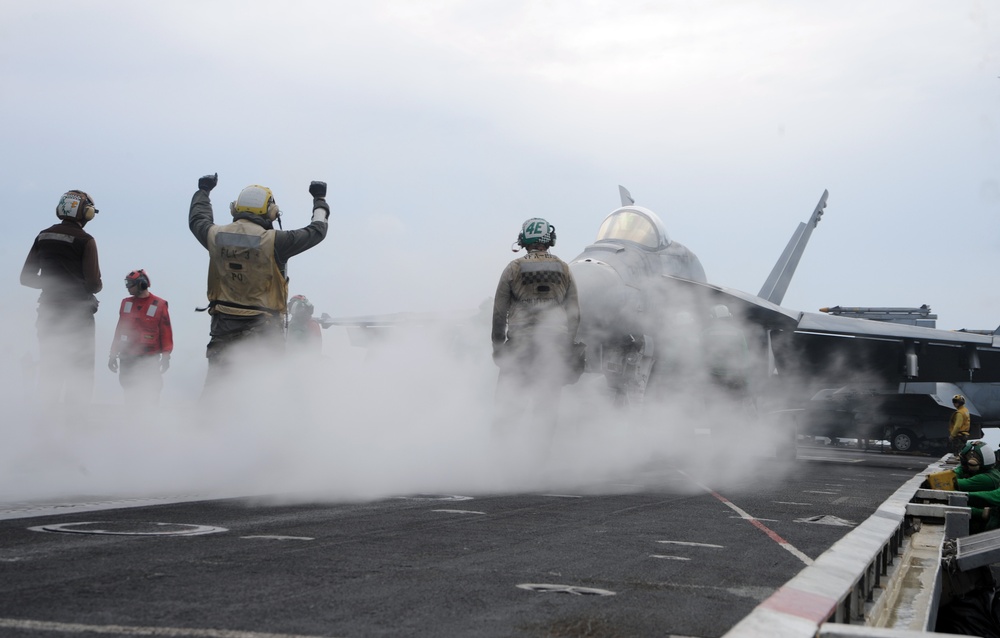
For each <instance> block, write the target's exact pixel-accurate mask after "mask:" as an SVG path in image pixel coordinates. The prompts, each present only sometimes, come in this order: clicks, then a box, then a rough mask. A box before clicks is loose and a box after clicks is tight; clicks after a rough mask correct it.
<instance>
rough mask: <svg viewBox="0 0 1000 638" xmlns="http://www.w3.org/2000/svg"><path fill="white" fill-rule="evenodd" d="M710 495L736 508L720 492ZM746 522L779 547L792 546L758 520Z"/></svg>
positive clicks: (747, 519)
mask: <svg viewBox="0 0 1000 638" xmlns="http://www.w3.org/2000/svg"><path fill="white" fill-rule="evenodd" d="M710 493H711V495H712V496H714V497H715V498H717V499H719V500H720V501H722V502H723V503H725V504H726V505H728V506H730V507H733V506H734V504H733V503H732V502H731V501H730V500H729V499H728V498H726V497H725V496H723V495H722V494H719V493H718V492H712V491H710ZM744 520H746V521H747V522H749V523H750V524H751V525H753V526H754V527H756V528H757V529H759V530H760V531H762V532H764V533H765V534H767V535H768V536H769V537H770V539H771V540H773V541H774V542H775V543H778V544H779V545H791V543H789V542H788V541H786V540H785V539H783V538H782V537H781V536H779V535H778V533H777V532H775V531H774V530H773V529H771V528H770V527H768V526H767V525H765V524H763V523H761V522H760V521H759V520H757V519H756V518H753V517H751V518H746V517H744Z"/></svg>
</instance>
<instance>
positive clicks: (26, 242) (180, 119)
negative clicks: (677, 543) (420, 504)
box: [0, 0, 1000, 384]
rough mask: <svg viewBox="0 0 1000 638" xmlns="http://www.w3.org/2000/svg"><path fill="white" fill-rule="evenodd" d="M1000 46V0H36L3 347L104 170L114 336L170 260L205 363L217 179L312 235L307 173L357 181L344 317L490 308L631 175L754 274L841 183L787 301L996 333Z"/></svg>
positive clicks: (17, 97)
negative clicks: (193, 204)
mask: <svg viewBox="0 0 1000 638" xmlns="http://www.w3.org/2000/svg"><path fill="white" fill-rule="evenodd" d="M998 48H1000V7H998V6H997V5H996V4H995V3H990V2H971V1H954V0H947V1H945V0H941V1H938V2H927V1H922V2H921V1H911V0H907V1H905V2H903V1H887V2H877V3H872V2H860V1H859V2H850V1H849V2H836V3H829V2H808V3H805V2H781V1H759V2H698V3H690V2H656V3H649V2H638V1H631V0H615V1H614V2H610V1H608V2H605V1H591V2H578V1H572V2H571V1H551V2H518V1H514V0H497V1H486V0H484V1H477V2H456V1H447V0H436V1H426V0H424V1H421V2H412V1H409V0H407V1H398V2H397V1H385V0H382V1H365V2H340V1H333V2H327V1H324V2H305V1H296V0H289V1H287V2H249V1H247V2H243V1H241V2H236V1H231V2H221V1H220V2H213V1H204V0H199V1H198V2H179V1H173V2H164V3H147V2H142V3H138V2H125V1H113V0H109V1H103V2H101V1H93V2H86V3H81V2H52V1H47V0H41V1H39V2H33V3H14V2H8V3H5V7H4V20H3V21H2V23H0V74H2V80H3V87H4V90H3V91H2V92H0V117H2V120H3V121H4V122H5V126H4V127H3V128H2V129H0V147H2V148H3V152H2V155H0V184H2V187H3V193H4V195H5V197H6V204H7V220H8V228H7V231H6V232H5V233H4V234H3V236H2V238H0V242H2V244H3V251H2V255H3V256H2V259H3V262H2V268H3V270H4V271H5V272H6V273H7V276H6V277H5V278H4V279H3V282H4V283H3V284H2V285H3V286H4V292H5V293H6V294H5V299H6V300H7V303H8V312H7V314H6V318H5V323H6V324H7V325H8V326H10V329H9V330H7V331H5V334H4V335H3V342H2V343H0V349H2V351H3V352H4V353H6V354H9V355H13V356H14V357H20V356H21V354H22V353H23V352H27V351H30V350H31V349H33V347H34V332H33V329H32V323H31V322H32V321H33V309H34V301H35V298H36V296H37V293H36V291H33V290H30V289H27V288H22V287H20V286H19V285H18V281H17V275H18V273H19V271H20V267H21V264H22V262H23V259H24V256H25V254H26V253H27V250H28V248H29V246H30V244H31V241H32V240H33V238H34V236H35V234H36V233H37V232H38V231H39V230H40V229H41V228H43V227H45V226H47V225H49V224H50V223H53V222H54V221H55V215H54V214H53V213H54V210H53V209H54V207H55V204H56V202H57V201H58V198H59V196H60V195H61V194H62V193H63V192H64V191H66V190H68V189H71V188H80V189H83V190H86V191H87V192H89V193H90V194H91V195H92V196H93V197H94V199H95V201H96V204H97V207H98V208H99V209H100V211H101V212H100V214H99V215H98V217H97V219H96V220H95V221H94V222H92V223H91V224H90V225H88V230H89V231H91V232H92V234H93V235H94V236H95V237H96V238H97V241H98V246H99V249H100V255H101V266H102V270H103V273H104V280H105V291H104V292H102V293H101V294H100V295H99V298H100V300H101V302H102V306H101V310H100V312H99V314H98V351H99V353H102V352H104V351H105V349H106V347H107V344H108V343H109V341H110V338H111V335H112V332H113V330H114V322H115V319H116V316H115V310H116V308H117V303H118V300H119V299H121V298H122V297H123V296H125V290H124V287H123V285H122V283H121V281H122V278H123V277H124V275H125V274H126V273H127V272H128V271H129V270H131V269H133V268H136V267H143V268H146V269H147V270H148V271H149V272H150V274H151V277H152V282H153V292H155V293H157V294H159V295H161V296H163V297H165V298H167V299H168V300H169V301H170V303H171V310H172V315H173V317H174V323H175V328H176V332H177V335H176V336H177V340H178V354H179V355H180V358H181V359H183V358H184V357H189V358H190V360H191V361H192V362H193V363H192V364H191V365H201V366H203V348H204V344H205V342H206V341H207V334H208V319H207V317H205V316H204V315H202V314H197V315H196V314H195V313H194V312H193V311H192V310H193V308H194V307H195V306H198V305H204V303H205V294H204V291H205V272H206V267H207V256H206V255H205V253H204V249H202V247H201V246H200V245H199V244H198V243H197V241H196V240H195V239H194V238H193V237H192V236H191V234H190V232H189V231H188V229H187V224H186V216H187V209H188V204H189V201H190V198H191V195H192V193H193V192H194V190H195V188H196V184H197V179H198V177H199V176H200V175H202V174H205V173H211V172H215V171H218V173H219V186H218V187H217V188H216V190H215V191H214V192H213V193H212V195H213V200H214V202H215V204H216V210H217V216H216V219H217V220H218V221H222V222H225V221H226V220H227V219H228V218H229V217H228V213H227V204H228V202H229V201H230V200H232V199H234V198H235V197H236V195H237V193H238V192H239V190H240V189H241V188H243V187H244V186H246V185H248V184H252V183H260V184H264V185H266V186H269V187H271V188H272V189H273V190H274V193H275V196H276V199H277V201H278V203H279V205H280V206H281V208H282V210H283V212H284V217H283V219H284V223H285V227H286V228H296V227H300V226H303V225H305V224H306V223H307V221H308V218H309V210H308V209H309V204H310V199H309V195H308V193H307V191H306V189H307V186H308V184H309V181H310V180H313V179H322V180H325V181H327V182H328V183H329V184H330V192H329V196H328V200H329V202H330V205H331V208H332V210H333V214H332V216H331V220H330V221H331V228H330V234H329V236H328V238H327V240H326V241H325V242H324V243H323V244H321V245H320V246H318V247H317V248H315V249H313V250H312V251H310V252H308V253H306V254H304V255H301V256H299V257H297V258H295V259H293V260H292V261H291V262H290V275H291V286H290V293H291V294H306V295H307V296H309V297H310V299H311V300H312V301H313V303H314V305H315V306H316V309H317V313H319V312H328V313H330V314H332V315H335V316H345V315H357V314H368V313H384V312H396V311H409V310H412V311H418V310H434V309H461V308H474V307H476V306H477V305H478V304H479V303H480V302H482V300H483V299H485V298H487V297H489V296H491V295H492V293H493V290H494V288H495V285H496V280H497V277H498V276H499V273H500V271H501V270H502V268H503V266H504V264H506V263H507V261H508V260H509V259H511V258H513V257H514V255H513V254H512V253H511V252H510V250H509V247H510V245H511V242H512V241H513V240H514V238H515V236H516V234H517V232H518V230H519V228H520V224H521V222H522V221H523V220H524V219H526V218H528V217H532V216H543V217H546V218H547V219H548V220H549V221H550V222H552V223H553V224H554V225H555V226H556V227H557V228H558V232H559V244H558V246H557V247H556V249H555V251H554V252H556V253H557V254H558V255H560V256H561V257H563V258H564V259H567V260H568V259H571V258H572V257H574V256H575V255H577V254H578V253H579V252H580V251H581V250H582V249H583V248H584V246H585V245H586V244H587V243H589V242H590V241H592V240H593V238H594V236H595V234H596V231H597V228H598V225H599V224H600V222H601V220H602V219H603V217H604V216H605V215H606V214H607V213H608V212H610V211H611V210H612V209H614V208H616V207H617V206H618V193H617V185H618V184H623V185H625V186H626V187H627V188H629V189H630V191H631V192H632V194H633V195H634V196H635V198H636V200H637V203H639V204H641V205H643V206H646V207H648V208H650V209H652V210H654V211H656V212H657V213H658V214H659V215H660V216H661V217H662V218H663V220H664V222H665V223H666V225H667V228H668V229H669V230H670V233H671V236H672V237H673V239H675V240H677V241H680V242H681V243H683V244H685V245H686V246H688V247H689V248H690V249H691V250H692V251H694V252H695V253H696V254H697V255H698V256H699V257H700V258H701V260H702V263H703V264H704V266H705V269H706V271H707V274H708V278H709V280H710V281H711V282H713V283H717V284H720V285H724V286H731V287H735V288H739V289H742V290H746V291H749V292H756V291H757V290H758V289H759V288H760V286H761V284H762V283H763V281H764V279H765V278H766V276H767V273H768V271H769V270H770V268H771V266H772V264H773V263H774V261H775V260H776V259H777V257H778V255H779V254H780V252H781V249H782V248H783V246H784V244H785V242H786V241H787V239H788V237H789V236H790V235H791V233H792V231H793V230H794V228H795V226H796V225H797V224H798V222H800V221H804V220H805V219H806V218H807V216H808V215H809V213H810V212H811V210H812V208H813V206H814V205H815V203H816V201H817V200H818V198H819V196H820V194H821V193H822V192H823V189H829V191H830V200H829V206H828V208H827V213H826V215H825V217H824V219H823V221H822V223H821V224H820V226H819V228H818V229H817V231H816V233H815V234H814V235H813V238H812V243H811V244H810V246H809V248H808V250H807V252H806V254H805V256H804V258H803V260H802V263H801V265H800V268H799V271H798V273H797V275H796V278H795V279H794V281H793V282H792V285H791V287H790V289H789V291H788V294H787V296H786V298H785V305H786V306H788V307H790V308H795V309H801V310H810V311H815V310H816V309H818V308H819V307H820V306H826V305H837V304H840V305H920V304H923V303H927V304H930V305H931V307H932V308H933V310H934V311H935V312H937V313H938V314H939V315H940V321H939V326H940V327H943V328H962V327H969V328H995V327H996V326H997V325H998V324H1000V292H998V290H997V286H996V285H995V273H996V272H997V258H998V256H1000V231H998V229H997V220H998V217H1000V179H998V178H1000V170H998V169H1000V153H998V149H1000V144H998V142H1000V131H998V125H1000V121H998V119H1000V115H998V114H1000V111H998V106H1000V78H998V76H1000V52H998ZM328 332H332V331H328ZM331 336H332V335H331ZM482 337H483V340H484V342H485V340H487V339H488V336H487V334H485V333H484V334H483V335H482ZM176 358H177V357H176V356H175V359H176ZM178 363H180V362H178ZM175 365H177V364H175ZM181 365H183V364H181ZM105 376H106V377H108V378H103V381H102V382H103V383H105V384H111V383H113V381H111V380H110V375H105ZM99 377H100V374H99Z"/></svg>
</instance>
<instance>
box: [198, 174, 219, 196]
mask: <svg viewBox="0 0 1000 638" xmlns="http://www.w3.org/2000/svg"><path fill="white" fill-rule="evenodd" d="M218 183H219V174H218V173H216V174H215V175H205V176H203V177H200V178H198V188H199V189H201V190H203V191H205V192H206V193H211V192H212V189H213V188H215V185H216V184H218Z"/></svg>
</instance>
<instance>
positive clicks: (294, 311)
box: [288, 295, 313, 318]
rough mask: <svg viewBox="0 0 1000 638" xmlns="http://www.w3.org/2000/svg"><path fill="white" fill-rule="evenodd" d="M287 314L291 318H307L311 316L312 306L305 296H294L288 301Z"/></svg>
mask: <svg viewBox="0 0 1000 638" xmlns="http://www.w3.org/2000/svg"><path fill="white" fill-rule="evenodd" d="M288 314H290V315H291V316H293V317H300V318H308V317H312V316H313V305H312V304H311V303H309V300H308V299H307V298H306V296H305V295H295V296H294V297H292V298H291V299H289V300H288Z"/></svg>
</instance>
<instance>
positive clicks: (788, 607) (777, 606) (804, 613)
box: [760, 586, 837, 625]
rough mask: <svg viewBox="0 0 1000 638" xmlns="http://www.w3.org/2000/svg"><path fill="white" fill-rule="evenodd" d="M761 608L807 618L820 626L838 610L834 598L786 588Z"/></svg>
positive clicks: (763, 603) (777, 592)
mask: <svg viewBox="0 0 1000 638" xmlns="http://www.w3.org/2000/svg"><path fill="white" fill-rule="evenodd" d="M760 606H761V607H764V608H766V609H770V610H772V611H777V612H780V613H783V614H788V615H790V616H798V617H799V618H805V619H806V620H810V621H812V622H814V623H816V624H817V625H819V624H822V623H824V622H826V621H827V620H828V619H829V618H831V617H832V616H833V613H834V611H835V610H836V608H837V601H836V600H834V599H833V598H828V597H826V596H821V595H819V594H811V593H809V592H805V591H801V590H799V589H792V588H791V587H787V586H785V587H782V588H781V589H779V590H778V591H776V592H774V594H772V595H771V597H770V598H768V599H767V600H765V601H764V602H762V603H761V604H760Z"/></svg>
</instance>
